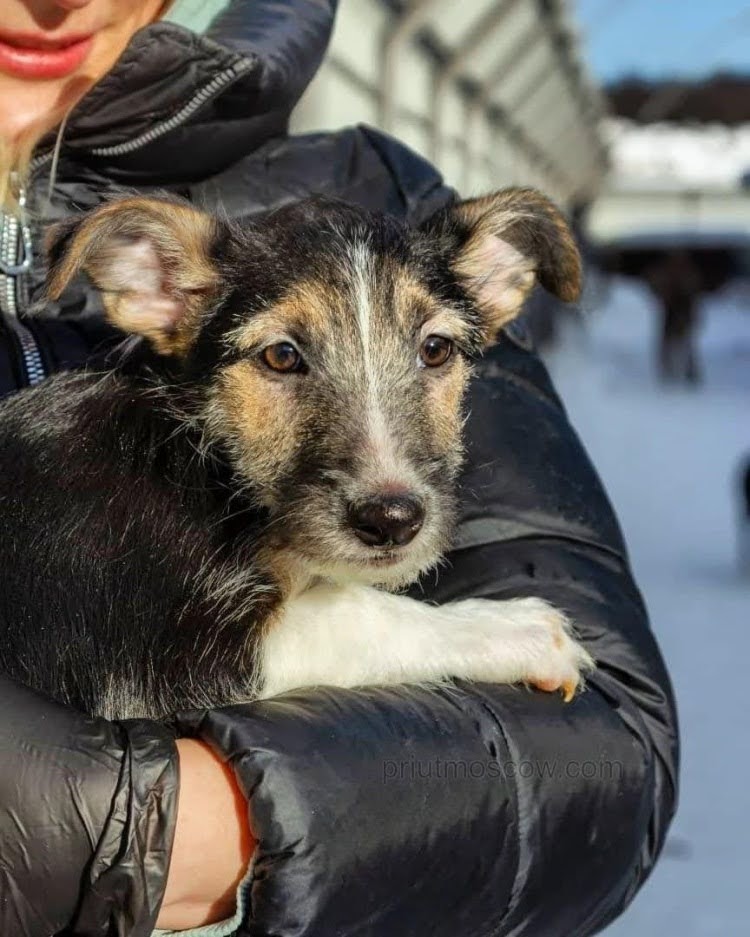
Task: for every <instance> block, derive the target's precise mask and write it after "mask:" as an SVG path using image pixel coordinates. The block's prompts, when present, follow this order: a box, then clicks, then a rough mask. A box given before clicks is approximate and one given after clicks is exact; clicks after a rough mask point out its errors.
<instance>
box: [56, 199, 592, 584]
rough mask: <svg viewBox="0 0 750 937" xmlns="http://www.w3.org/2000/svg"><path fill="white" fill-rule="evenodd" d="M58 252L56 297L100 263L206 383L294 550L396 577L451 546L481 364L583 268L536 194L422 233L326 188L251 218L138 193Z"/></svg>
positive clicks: (84, 226) (279, 535)
mask: <svg viewBox="0 0 750 937" xmlns="http://www.w3.org/2000/svg"><path fill="white" fill-rule="evenodd" d="M51 261H52V263H51V273H50V280H49V290H50V293H51V294H52V295H53V296H56V295H59V294H60V293H61V291H62V290H63V289H64V287H65V285H66V284H67V282H68V281H69V280H70V278H71V277H72V276H73V275H74V274H76V273H77V272H78V271H80V270H84V271H85V272H86V273H87V274H88V276H89V277H90V279H91V280H92V281H93V282H94V284H95V285H96V286H98V287H99V289H100V290H101V291H102V294H103V297H104V302H105V306H106V309H107V313H108V315H109V318H110V319H111V321H112V322H113V323H115V324H116V325H118V326H120V327H121V328H122V329H124V330H125V331H127V332H131V333H136V334H139V335H141V336H143V337H144V338H145V339H147V340H148V341H149V343H150V344H151V346H152V347H153V349H154V350H155V351H156V352H157V353H158V354H159V355H162V356H165V357H166V358H168V359H170V360H171V363H172V364H171V367H172V371H173V372H174V367H175V366H177V368H178V370H179V373H180V380H181V382H182V383H183V384H184V383H187V384H188V385H189V386H190V387H194V388H195V390H196V394H195V397H196V399H198V400H199V401H200V403H199V406H198V414H199V415H198V420H199V422H200V423H201V425H202V429H203V432H204V435H205V437H206V439H207V440H208V441H209V444H211V445H216V446H217V447H219V448H221V450H222V451H223V452H225V453H226V454H227V455H228V458H229V460H230V462H231V464H232V468H233V470H234V472H235V474H236V477H237V478H238V479H239V481H240V483H241V484H243V485H244V486H245V487H246V488H247V489H248V490H249V491H251V492H252V493H253V496H254V497H255V498H256V499H257V501H258V502H259V503H260V504H262V505H263V506H265V507H266V508H267V509H268V511H269V512H270V525H269V537H271V538H272V539H273V542H274V543H275V544H276V546H279V547H281V548H283V549H285V550H287V551H291V553H292V554H293V555H294V556H295V557H296V558H298V559H301V560H302V561H303V562H304V563H305V564H306V566H307V568H308V570H309V571H310V572H312V573H315V574H322V575H327V576H330V577H334V578H338V577H342V578H343V577H346V578H352V577H354V578H357V579H359V580H361V581H365V582H374V583H383V584H387V585H396V584H400V583H405V582H408V581H411V580H412V579H414V578H415V577H416V575H417V574H418V573H419V572H420V571H421V570H423V569H425V568H427V567H429V566H430V565H432V564H433V563H434V562H435V561H436V560H437V559H438V557H439V556H440V554H441V553H442V551H443V550H444V549H445V548H446V546H447V545H448V542H449V537H450V532H451V525H452V516H453V506H454V482H455V478H456V474H457V472H458V469H459V465H460V462H461V454H462V445H461V428H462V421H463V413H462V399H463V396H464V391H465V389H466V384H467V380H468V377H469V374H470V370H471V361H472V359H473V358H475V357H476V356H477V355H479V354H481V353H482V351H483V350H484V349H485V348H487V347H488V346H489V345H490V344H492V343H493V342H494V341H495V339H496V336H497V334H498V331H499V329H500V328H501V327H502V326H503V325H504V324H505V323H507V322H509V321H510V320H511V319H512V318H513V317H514V316H515V315H516V314H517V313H518V312H519V310H520V309H521V306H522V304H523V301H524V298H525V297H526V295H527V293H528V292H529V290H530V289H531V288H532V286H533V285H534V283H535V282H536V281H537V280H539V281H540V282H541V283H542V284H543V285H544V286H546V287H547V288H548V289H550V290H551V291H552V292H553V293H555V294H556V295H557V296H559V297H561V298H562V299H565V300H572V299H575V298H576V297H577V295H578V292H579V288H580V277H581V271H580V262H579V258H578V253H577V251H576V248H575V245H574V243H573V240H572V238H571V235H570V232H569V230H568V228H567V225H566V224H565V222H564V220H563V218H562V216H561V215H560V213H559V212H558V211H557V209H556V208H555V207H554V206H553V205H552V204H551V203H550V202H549V201H548V200H547V199H546V198H544V197H543V196H542V195H540V194H539V193H538V192H535V191H533V190H530V189H509V190H506V191H503V192H499V193H497V194H495V195H490V196H487V197H485V198H481V199H473V200H470V201H465V202H460V203H457V204H455V205H453V206H452V207H450V208H448V209H446V210H444V211H443V212H441V213H440V214H439V215H437V216H436V217H434V218H432V219H431V220H430V222H429V223H428V224H426V225H425V226H423V227H422V228H418V229H410V228H407V227H405V226H404V225H402V224H400V223H399V222H397V221H395V220H393V219H391V218H388V217H385V216H382V215H372V214H369V213H366V212H364V211H361V210H359V209H356V208H352V207H350V206H347V205H344V204H343V203H339V202H334V201H327V200H322V199H313V200H310V201H305V202H301V203H298V204H296V205H294V206H290V207H287V208H284V209H282V210H280V211H278V212H275V213H274V214H272V215H270V216H267V217H266V218H264V219H263V220H262V221H258V222H254V223H250V224H246V225H242V226H240V225H236V224H233V223H228V222H223V221H219V220H217V219H215V218H212V217H210V216H209V215H207V214H204V213H202V212H199V211H197V210H195V209H193V208H192V207H190V206H187V205H185V204H179V203H176V202H171V201H166V200H162V199H145V198H133V199H127V200H123V201H120V202H112V203H110V204H107V205H105V206H103V207H101V208H99V209H97V210H96V211H94V212H92V213H91V214H89V215H85V216H83V217H81V218H79V219H76V220H75V221H73V222H72V223H69V224H68V225H66V226H65V227H63V228H62V229H60V230H59V231H58V233H57V237H56V239H55V241H54V243H53V244H52V247H51ZM498 418H502V414H498Z"/></svg>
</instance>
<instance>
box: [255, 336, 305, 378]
mask: <svg viewBox="0 0 750 937" xmlns="http://www.w3.org/2000/svg"><path fill="white" fill-rule="evenodd" d="M261 358H262V359H263V363H264V364H266V365H268V367H269V368H271V370H272V371H279V372H281V373H282V374H291V373H292V372H293V371H299V370H300V368H301V367H302V355H301V354H300V353H299V352H298V351H297V349H296V348H295V347H294V345H292V344H290V343H289V342H279V343H278V344H276V345H269V346H268V348H264V349H263V352H262V353H261Z"/></svg>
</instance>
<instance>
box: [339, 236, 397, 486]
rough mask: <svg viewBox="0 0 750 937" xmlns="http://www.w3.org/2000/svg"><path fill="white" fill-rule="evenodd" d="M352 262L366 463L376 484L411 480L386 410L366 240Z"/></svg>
mask: <svg viewBox="0 0 750 937" xmlns="http://www.w3.org/2000/svg"><path fill="white" fill-rule="evenodd" d="M350 263H351V269H352V281H353V285H354V307H355V312H356V317H357V329H358V331H359V337H360V341H361V343H362V368H363V371H364V378H365V401H364V405H365V413H364V418H365V421H366V426H367V436H366V445H367V448H368V450H369V452H368V453H367V456H368V458H367V462H368V464H369V465H370V466H371V468H372V476H373V477H372V482H373V483H374V484H387V483H389V482H390V483H402V484H408V483H409V482H411V481H412V478H413V472H412V471H410V470H409V466H408V464H405V463H404V461H403V460H402V459H401V458H400V457H399V454H398V447H397V445H396V442H395V438H394V435H393V432H392V430H391V427H390V426H389V425H388V418H387V416H386V412H385V409H384V406H383V405H384V402H385V400H386V399H387V395H388V393H389V392H392V388H390V387H389V381H388V370H387V367H386V365H387V362H386V361H385V359H384V356H383V354H382V351H383V350H382V349H381V348H380V347H379V343H378V340H377V335H376V334H375V328H374V326H375V317H376V316H377V311H376V310H375V309H374V308H373V305H374V302H375V295H376V291H375V284H374V275H375V266H374V263H373V258H372V254H371V252H370V250H369V248H368V245H367V244H366V243H365V242H364V241H357V242H356V243H355V244H354V245H353V246H352V248H351V253H350Z"/></svg>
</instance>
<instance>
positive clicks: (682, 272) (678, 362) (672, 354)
mask: <svg viewBox="0 0 750 937" xmlns="http://www.w3.org/2000/svg"><path fill="white" fill-rule="evenodd" d="M648 281H649V284H650V286H651V289H652V290H653V292H654V294H655V295H656V298H657V299H658V300H659V303H660V305H661V314H662V322H661V334H660V336H659V375H660V377H661V380H662V381H663V382H664V383H684V384H693V385H696V384H699V383H700V381H701V368H700V363H699V360H698V352H697V349H696V336H695V332H696V326H697V321H698V300H699V299H700V295H701V281H700V275H699V272H698V270H697V268H696V266H695V263H694V261H693V260H692V258H691V257H690V254H689V252H688V251H686V250H677V249H675V250H671V251H668V252H667V253H666V254H665V255H664V256H663V257H662V258H661V260H660V261H659V262H658V263H657V264H655V266H654V268H653V270H652V271H651V272H650V276H649V278H648Z"/></svg>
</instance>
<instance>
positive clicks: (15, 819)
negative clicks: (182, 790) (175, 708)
mask: <svg viewBox="0 0 750 937" xmlns="http://www.w3.org/2000/svg"><path fill="white" fill-rule="evenodd" d="M177 796H178V765H177V757H176V750H175V745H174V740H173V735H172V733H171V732H170V731H168V730H167V729H165V728H164V727H162V726H160V725H159V724H158V723H154V722H147V721H140V720H132V721H128V722H124V723H110V722H107V721H106V720H104V719H90V718H88V717H86V716H83V715H82V714H80V713H78V712H76V711H75V710H73V709H70V708H68V707H65V706H59V705H57V704H55V703H52V702H50V701H49V700H48V699H46V698H44V697H42V696H40V695H39V694H37V693H34V692H32V691H31V690H29V689H27V688H25V687H23V686H20V685H19V684H18V683H16V682H14V681H12V680H10V679H8V678H7V677H4V676H3V675H2V674H0V934H3V935H6V934H7V935H19V937H20V935H23V937H49V935H50V934H57V933H59V932H64V933H65V934H66V935H70V937H78V935H83V934H85V935H87V937H100V935H101V937H105V935H106V937H148V935H150V933H151V931H152V929H153V925H154V922H155V920H156V916H157V914H158V911H159V906H160V904H161V901H162V896H163V891H164V883H165V880H166V873H167V868H168V865H169V856H170V850H171V845H172V837H173V832H174V820H175V816H176V809H177Z"/></svg>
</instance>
